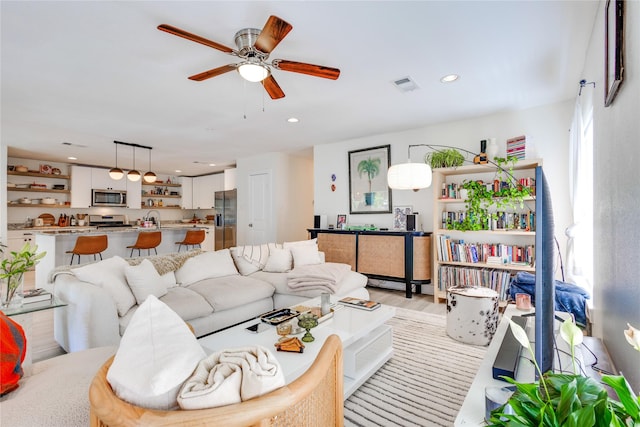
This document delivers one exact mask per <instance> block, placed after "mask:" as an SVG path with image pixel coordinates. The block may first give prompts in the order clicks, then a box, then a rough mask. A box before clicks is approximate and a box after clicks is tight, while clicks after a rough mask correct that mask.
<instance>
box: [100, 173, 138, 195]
mask: <svg viewBox="0 0 640 427" xmlns="http://www.w3.org/2000/svg"><path fill="white" fill-rule="evenodd" d="M124 174H125V175H124V177H122V178H120V179H118V180H115V179H112V178H111V177H110V176H109V169H103V168H91V188H95V189H96V190H127V184H128V183H129V182H131V181H129V180H128V179H127V171H125V172H124ZM138 184H140V181H138Z"/></svg>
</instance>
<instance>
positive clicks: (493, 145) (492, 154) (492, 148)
mask: <svg viewBox="0 0 640 427" xmlns="http://www.w3.org/2000/svg"><path fill="white" fill-rule="evenodd" d="M497 155H498V143H497V142H496V139H495V138H489V145H488V146H487V158H488V159H489V160H493V159H495V158H496V156H497Z"/></svg>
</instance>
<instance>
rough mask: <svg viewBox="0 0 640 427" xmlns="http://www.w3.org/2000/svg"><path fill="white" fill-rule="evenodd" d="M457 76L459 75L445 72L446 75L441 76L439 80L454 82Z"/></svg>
mask: <svg viewBox="0 0 640 427" xmlns="http://www.w3.org/2000/svg"><path fill="white" fill-rule="evenodd" d="M459 78H460V76H459V75H457V74H447V75H446V76H444V77H442V78H441V79H440V82H441V83H451V82H455V81H456V80H458V79H459Z"/></svg>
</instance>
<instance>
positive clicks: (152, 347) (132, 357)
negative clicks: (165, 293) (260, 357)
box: [107, 295, 206, 410]
mask: <svg viewBox="0 0 640 427" xmlns="http://www.w3.org/2000/svg"><path fill="white" fill-rule="evenodd" d="M204 357H206V353H205V352H204V350H203V349H202V347H201V346H200V344H198V341H197V339H196V337H195V336H194V335H193V334H192V333H191V331H190V330H189V328H188V326H187V324H186V323H185V322H184V321H183V320H182V319H181V318H180V317H179V316H178V315H177V314H176V313H175V312H174V311H173V310H171V309H170V308H169V307H168V306H167V305H166V304H164V303H162V302H161V301H160V300H158V299H157V298H156V297H154V296H153V295H150V296H149V297H148V298H147V299H146V301H145V302H144V303H143V304H142V305H140V307H139V308H138V310H137V311H136V313H135V315H134V316H133V319H131V323H130V324H129V327H128V328H127V330H126V332H125V333H124V335H123V337H122V340H121V341H120V346H119V348H118V351H117V353H116V355H115V358H114V360H113V364H112V365H111V367H110V368H109V371H108V372H107V381H108V382H109V384H110V385H111V387H112V388H113V391H114V393H115V394H116V395H117V396H118V397H119V398H120V399H122V400H125V401H127V402H130V403H133V404H134V405H138V406H142V407H144V408H151V409H161V410H171V409H175V408H177V396H178V391H179V390H180V387H181V386H182V384H183V383H184V382H185V381H186V380H187V378H189V376H191V373H192V372H193V370H194V369H195V367H196V366H197V364H198V362H199V361H200V360H202V359H203V358H204Z"/></svg>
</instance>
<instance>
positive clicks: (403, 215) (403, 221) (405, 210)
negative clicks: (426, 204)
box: [393, 206, 413, 230]
mask: <svg viewBox="0 0 640 427" xmlns="http://www.w3.org/2000/svg"><path fill="white" fill-rule="evenodd" d="M412 213H413V208H412V207H411V206H396V207H394V208H393V229H394V230H406V229H407V215H411V214H412Z"/></svg>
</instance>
